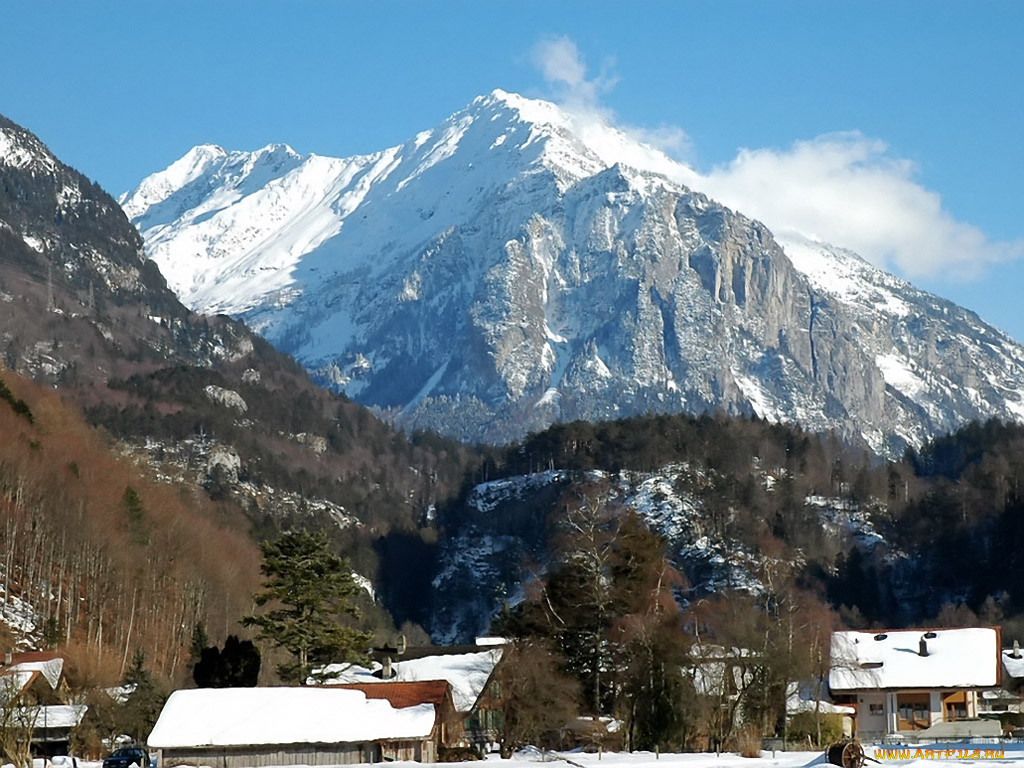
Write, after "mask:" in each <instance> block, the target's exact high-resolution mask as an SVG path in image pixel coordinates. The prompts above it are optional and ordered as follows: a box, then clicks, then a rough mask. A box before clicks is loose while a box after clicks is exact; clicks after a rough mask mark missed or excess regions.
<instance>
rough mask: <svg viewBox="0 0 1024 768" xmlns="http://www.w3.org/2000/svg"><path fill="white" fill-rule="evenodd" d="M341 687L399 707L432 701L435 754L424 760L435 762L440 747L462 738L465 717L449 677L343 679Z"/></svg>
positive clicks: (432, 742)
mask: <svg viewBox="0 0 1024 768" xmlns="http://www.w3.org/2000/svg"><path fill="white" fill-rule="evenodd" d="M337 687H338V688H342V689H345V690H355V691H361V692H362V693H363V695H365V696H366V698H367V699H386V700H387V701H388V702H389V703H390V704H391V706H392V707H394V708H395V709H405V708H406V707H416V706H420V705H422V704H429V705H431V706H432V707H433V708H434V727H433V729H432V730H431V732H430V747H431V754H430V755H429V757H426V756H425V757H424V758H423V760H422V761H421V762H428V763H432V762H435V761H436V759H437V756H438V754H439V752H440V750H442V749H445V748H449V747H454V746H456V745H458V744H460V743H461V742H462V731H463V724H462V719H461V718H460V717H459V715H458V713H457V712H456V711H455V703H454V700H453V699H452V686H451V683H449V682H448V681H447V680H419V681H411V682H401V681H396V680H388V681H381V682H379V683H343V684H341V685H338V686H337ZM387 757H388V755H387V754H386V753H385V758H387Z"/></svg>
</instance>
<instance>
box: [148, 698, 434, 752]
mask: <svg viewBox="0 0 1024 768" xmlns="http://www.w3.org/2000/svg"><path fill="white" fill-rule="evenodd" d="M434 721H435V712H434V706H433V705H431V704H420V705H417V706H412V707H404V708H396V707H393V706H392V705H391V703H390V702H388V701H387V700H384V699H367V697H366V696H365V695H364V694H363V693H362V691H358V690H345V689H340V688H285V687H281V688H199V689H193V690H181V691H175V692H174V693H172V694H171V696H170V698H169V699H168V700H167V703H166V704H165V705H164V708H163V710H162V711H161V712H160V717H159V719H158V720H157V722H156V725H155V726H154V727H153V732H152V733H151V734H150V735H149V739H148V744H149V748H150V749H151V750H154V751H155V752H156V757H157V764H158V765H159V766H160V768H170V767H171V766H178V765H203V766H210V767H211V768H261V766H270V765H273V766H288V765H310V766H317V765H343V764H349V763H373V762H379V761H381V760H383V759H385V758H386V759H390V760H419V761H422V762H427V761H429V760H430V758H431V757H432V755H433V749H432V746H431V741H430V734H431V731H432V730H433V728H434Z"/></svg>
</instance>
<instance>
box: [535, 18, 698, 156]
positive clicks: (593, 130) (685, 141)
mask: <svg viewBox="0 0 1024 768" xmlns="http://www.w3.org/2000/svg"><path fill="white" fill-rule="evenodd" d="M531 54H532V55H531V58H532V60H533V63H534V66H536V67H537V69H538V70H539V71H540V73H541V75H543V77H544V80H545V81H546V82H547V84H548V87H549V88H551V90H552V91H553V96H554V98H555V100H556V101H558V102H559V104H561V106H562V107H563V108H565V109H566V111H568V112H569V113H570V115H571V116H572V117H573V119H574V121H575V122H576V127H577V128H578V129H579V131H580V133H581V134H597V133H604V131H603V130H602V129H603V128H605V127H607V126H614V127H615V128H616V129H618V130H619V131H621V132H622V133H624V134H626V136H628V137H629V138H631V139H633V140H634V141H637V142H640V143H641V144H646V145H648V146H651V147H654V148H655V149H656V150H658V151H660V152H663V153H665V154H667V155H669V156H670V157H674V158H682V157H686V156H688V155H689V151H690V139H689V137H688V136H687V135H686V131H684V130H683V129H682V128H680V127H679V126H676V125H660V126H658V127H656V128H643V127H640V126H631V125H624V124H622V123H619V122H618V121H617V120H616V117H615V113H614V112H613V111H612V110H611V109H610V108H608V107H607V106H605V105H603V104H602V103H601V96H602V94H604V93H607V92H608V91H610V90H611V89H612V88H614V87H615V85H616V84H617V83H618V81H619V80H618V77H616V76H615V75H614V73H613V72H612V62H611V60H606V61H605V62H604V64H603V65H602V71H601V73H600V74H598V75H596V76H595V77H587V65H586V62H585V61H584V60H583V55H582V54H581V53H580V50H579V48H578V47H577V46H576V43H574V42H573V41H572V40H571V39H570V38H569V37H567V36H565V35H562V36H560V37H551V38H545V39H543V40H541V41H540V42H538V43H537V44H536V45H535V46H534V47H533V50H532V52H531ZM623 162H626V160H625V159H623Z"/></svg>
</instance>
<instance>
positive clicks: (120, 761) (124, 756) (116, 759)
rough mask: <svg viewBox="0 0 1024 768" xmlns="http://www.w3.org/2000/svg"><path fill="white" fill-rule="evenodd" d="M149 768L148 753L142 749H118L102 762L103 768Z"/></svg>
mask: <svg viewBox="0 0 1024 768" xmlns="http://www.w3.org/2000/svg"><path fill="white" fill-rule="evenodd" d="M133 765H136V766H138V768H149V753H148V752H146V750H144V749H143V748H142V747H119V748H118V749H115V750H114V751H113V752H111V753H110V757H108V758H107V759H105V760H104V761H103V768H131V766H133Z"/></svg>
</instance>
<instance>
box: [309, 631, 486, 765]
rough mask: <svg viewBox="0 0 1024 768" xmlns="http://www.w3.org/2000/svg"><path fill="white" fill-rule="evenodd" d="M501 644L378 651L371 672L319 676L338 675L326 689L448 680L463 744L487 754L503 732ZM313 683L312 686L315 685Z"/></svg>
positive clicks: (346, 670) (329, 671) (344, 669)
mask: <svg viewBox="0 0 1024 768" xmlns="http://www.w3.org/2000/svg"><path fill="white" fill-rule="evenodd" d="M504 653H505V644H504V641H503V640H501V639H500V638H479V639H478V640H477V643H476V644H475V645H457V646H443V647H422V648H417V647H409V648H405V647H404V644H403V643H398V644H396V647H394V648H388V649H376V652H375V654H374V655H375V657H377V658H378V661H375V662H374V663H373V665H372V667H370V668H367V667H361V666H356V665H345V664H330V665H327V666H326V667H324V668H323V669H321V670H318V674H320V675H324V674H326V675H334V678H333V679H328V680H326V682H325V684H326V685H331V686H333V685H344V684H352V683H358V684H360V685H362V684H369V685H373V684H381V683H383V682H385V681H388V680H391V681H397V682H418V681H425V680H447V681H448V683H449V684H450V685H451V692H452V702H453V704H454V706H455V711H456V713H457V714H458V717H459V720H460V722H461V723H462V744H472V745H473V746H477V747H481V748H486V747H489V746H490V745H493V744H494V743H495V742H497V741H498V733H499V731H500V729H501V725H502V723H501V716H502V712H501V709H500V697H501V692H500V690H499V688H498V684H497V682H496V681H495V680H494V672H495V669H497V667H498V665H499V664H500V663H501V661H502V659H503V658H504ZM311 682H313V681H312V680H311Z"/></svg>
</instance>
